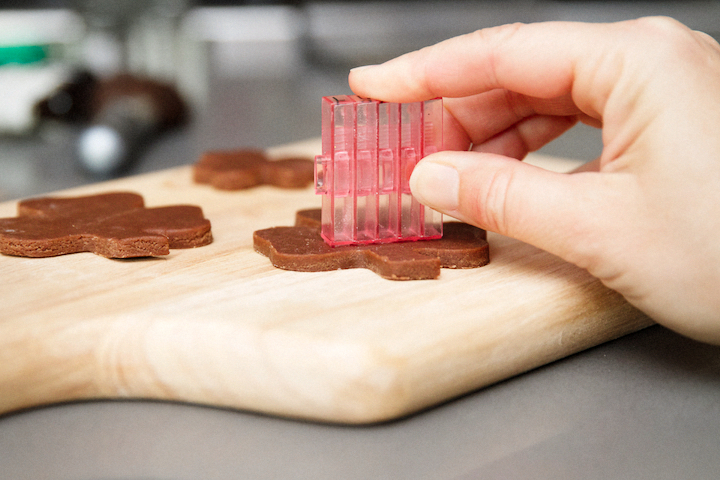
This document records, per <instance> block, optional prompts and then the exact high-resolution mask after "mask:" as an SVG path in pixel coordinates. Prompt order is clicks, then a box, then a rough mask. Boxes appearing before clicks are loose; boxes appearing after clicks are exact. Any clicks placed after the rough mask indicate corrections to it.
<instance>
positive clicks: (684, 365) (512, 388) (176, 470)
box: [0, 2, 720, 480]
mask: <svg viewBox="0 0 720 480" xmlns="http://www.w3.org/2000/svg"><path fill="white" fill-rule="evenodd" d="M551 3H554V5H555V6H558V5H562V3H564V2H551ZM620 3H622V2H620ZM629 3H632V4H633V5H634V4H635V3H638V4H642V3H644V2H629ZM675 3H681V2H675ZM591 4H592V2H591ZM345 72H346V70H343V69H340V70H332V69H325V70H323V68H317V69H307V70H303V71H301V72H299V73H296V74H293V75H291V76H289V77H283V78H274V79H267V78H261V79H248V78H244V79H240V80H229V79H228V78H223V79H221V81H217V82H215V83H212V82H211V86H210V88H209V89H208V99H207V102H206V103H205V106H206V107H205V108H201V109H199V110H198V112H197V113H196V114H195V115H194V117H193V121H192V122H191V124H190V125H188V126H187V127H185V128H183V129H181V130H178V131H175V132H171V133H169V134H167V135H165V136H164V137H162V138H161V139H159V140H158V141H157V142H155V143H154V144H153V145H152V146H151V148H150V149H149V150H148V151H147V152H146V155H145V156H144V157H143V159H142V161H141V162H140V163H139V164H138V165H137V166H136V167H135V169H133V170H132V171H131V172H129V173H130V174H137V173H142V172H147V171H153V170H158V169H162V168H168V167H172V166H175V165H183V164H189V163H192V162H194V161H195V159H196V158H197V156H198V155H199V154H200V153H201V152H203V151H204V150H207V149H211V148H212V149H215V148H233V147H244V146H255V147H267V146H271V145H277V144H281V143H287V142H291V141H296V140H301V139H304V138H308V137H313V136H319V134H320V130H319V125H320V121H319V98H320V97H321V96H322V95H331V94H341V93H347V92H348V90H347V84H346V83H345V75H346V74H345ZM76 137H77V131H75V130H73V129H72V128H69V127H62V128H48V129H42V130H41V131H40V132H39V133H36V134H34V135H28V136H21V137H17V136H15V137H2V138H0V147H1V148H0V200H10V199H13V198H18V197H24V196H29V195H38V194H43V193H46V192H50V191H55V190H59V189H63V188H68V187H73V186H76V185H81V184H83V183H87V182H90V181H93V179H91V178H88V177H87V176H85V175H83V174H82V173H81V172H80V171H79V170H78V169H77V168H76V167H75V165H74V163H73V162H74V161H73V149H74V142H75V139H76ZM600 148H601V142H600V137H599V134H598V133H597V132H595V131H593V130H591V129H589V128H587V127H576V128H575V129H573V131H572V132H570V134H568V135H566V136H564V137H562V138H561V139H560V140H557V141H555V142H553V143H552V144H550V145H549V146H548V147H546V148H545V149H543V150H542V151H543V152H545V153H550V154H553V155H559V156H568V157H573V158H582V159H591V158H593V157H594V156H596V155H597V154H598V153H599V151H600ZM0 314H1V313H0ZM0 394H2V392H0ZM719 474H720V347H715V346H709V345H704V344H700V343H697V342H694V341H691V340H688V339H686V338H684V337H681V336H679V335H676V334H674V333H673V332H670V331H668V330H666V329H664V328H662V327H659V326H653V327H650V328H648V329H645V330H643V331H640V332H637V333H635V334H632V335H629V336H626V337H623V338H620V339H618V340H615V341H613V342H610V343H607V344H604V345H601V346H598V347H595V348H593V349H590V350H587V351H584V352H581V353H579V354H576V355H573V356H571V357H568V358H566V359H563V360H561V361H558V362H554V363H552V364H550V365H547V366H544V367H542V368H539V369H536V370H534V371H531V372H528V373H526V374H523V375H521V376H518V377H515V378H512V379H509V380H507V381H504V382H501V383H499V384H496V385H493V386H490V387H487V388H484V389H482V390H480V391H477V392H474V393H472V394H469V395H466V396H464V397H462V398H459V399H456V400H453V401H450V402H448V403H446V404H443V405H440V406H438V407H435V408H432V409H430V410H427V411H423V412H420V413H418V414H416V415H413V416H411V417H408V418H404V419H401V420H398V421H394V422H390V423H385V424H380V425H372V426H363V427H354V426H337V425H324V424H315V423H307V422H300V421H293V420H286V419H280V418H273V417H267V416H262V415H257V414H253V413H249V412H240V411H233V410H223V409H215V408H208V407H202V406H196V405H188V404H176V403H164V402H149V401H97V402H94V401H93V402H80V403H69V404H61V405H51V406H47V407H42V408H36V409H32V410H27V411H22V412H15V413H11V414H7V415H4V416H2V417H0V479H3V480H4V479H13V480H23V479H32V480H43V479H48V480H60V479H63V480H64V479H68V480H70V479H73V480H75V479H77V480H83V479H87V480H111V479H112V480H120V479H136V480H150V479H152V480H159V479H167V480H181V479H188V480H190V479H193V480H202V479H231V478H249V479H264V478H267V479H277V478H288V479H305V478H307V479H314V480H322V479H339V478H342V479H361V478H362V479H366V478H373V479H405V478H407V479H414V480H420V479H471V478H488V479H493V478H498V479H536V480H542V479H583V480H592V479H634V480H640V479H653V480H658V479H680V478H682V479H706V478H707V479H711V478H712V479H714V478H718V475H719Z"/></svg>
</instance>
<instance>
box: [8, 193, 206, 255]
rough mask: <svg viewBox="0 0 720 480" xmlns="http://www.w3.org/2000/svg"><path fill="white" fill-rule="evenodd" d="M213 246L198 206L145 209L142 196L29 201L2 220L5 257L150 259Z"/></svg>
mask: <svg viewBox="0 0 720 480" xmlns="http://www.w3.org/2000/svg"><path fill="white" fill-rule="evenodd" d="M210 242H212V233H211V231H210V221H209V220H207V219H206V218H205V217H204V216H203V213H202V210H201V209H200V207H196V206H192V205H172V206H166V207H157V208H145V206H144V202H143V198H142V196H140V195H138V194H135V193H130V192H113V193H105V194H99V195H90V196H85V197H68V198H63V197H43V198H35V199H29V200H24V201H22V202H20V203H19V204H18V216H17V217H13V218H0V253H3V254H5V255H16V256H23V257H52V256H56V255H64V254H68V253H78V252H93V253H96V254H97V255H101V256H103V257H108V258H132V257H148V256H157V255H167V254H168V253H170V249H171V248H190V247H199V246H203V245H207V244H209V243H210Z"/></svg>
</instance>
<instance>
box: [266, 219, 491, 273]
mask: <svg viewBox="0 0 720 480" xmlns="http://www.w3.org/2000/svg"><path fill="white" fill-rule="evenodd" d="M320 218H321V217H320V210H319V209H311V210H300V211H299V212H297V215H296V219H295V226H293V227H273V228H267V229H265V230H258V231H256V232H255V233H254V234H253V245H254V248H255V250H256V251H257V252H259V253H261V254H263V255H265V256H267V257H268V258H269V259H270V262H271V263H272V264H273V265H274V266H275V267H277V268H282V269H285V270H295V271H301V272H319V271H327V270H337V269H345V268H367V269H369V270H372V271H373V272H375V273H377V274H378V275H380V276H381V277H383V278H387V279H390V280H422V279H432V278H437V277H439V276H440V268H441V267H443V268H476V267H482V266H483V265H487V263H488V262H489V260H490V256H489V246H488V243H487V241H486V232H485V230H482V229H480V228H477V227H473V226H472V225H468V224H465V223H458V222H445V223H444V224H443V238H441V239H437V240H420V241H415V242H399V243H386V244H373V245H352V246H338V247H331V246H329V245H328V244H327V243H325V241H324V240H323V239H322V237H321V236H320Z"/></svg>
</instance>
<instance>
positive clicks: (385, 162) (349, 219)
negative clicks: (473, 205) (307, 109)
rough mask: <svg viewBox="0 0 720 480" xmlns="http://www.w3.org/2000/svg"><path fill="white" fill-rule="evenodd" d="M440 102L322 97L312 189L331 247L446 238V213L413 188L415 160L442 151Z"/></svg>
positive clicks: (323, 234)
mask: <svg viewBox="0 0 720 480" xmlns="http://www.w3.org/2000/svg"><path fill="white" fill-rule="evenodd" d="M442 120H443V105H442V99H434V100H428V101H425V102H415V103H386V102H380V101H377V100H371V99H365V98H361V97H358V96H355V95H338V96H334V97H323V99H322V154H321V155H318V156H317V157H315V191H316V193H317V194H319V195H322V226H321V235H322V238H323V239H324V240H325V242H326V243H327V244H329V245H331V246H337V245H363V244H371V243H390V242H399V241H407V240H426V239H437V238H441V237H442V228H443V222H442V215H441V214H440V213H438V212H436V211H434V210H432V209H430V208H427V207H425V206H424V205H422V204H420V203H419V202H418V201H417V200H416V199H415V198H414V197H413V196H412V193H411V192H410V185H409V180H410V174H411V173H412V171H413V169H414V167H415V165H416V164H417V162H418V161H419V160H420V159H421V158H423V157H425V156H426V155H429V154H431V153H434V152H437V151H439V150H442V127H443V125H442Z"/></svg>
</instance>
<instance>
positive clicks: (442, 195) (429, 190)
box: [410, 161, 460, 213]
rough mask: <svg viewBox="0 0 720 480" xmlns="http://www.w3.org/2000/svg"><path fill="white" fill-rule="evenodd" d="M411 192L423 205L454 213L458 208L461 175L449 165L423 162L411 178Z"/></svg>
mask: <svg viewBox="0 0 720 480" xmlns="http://www.w3.org/2000/svg"><path fill="white" fill-rule="evenodd" d="M410 190H411V191H412V194H413V196H414V197H415V198H416V199H417V200H418V201H419V202H420V203H422V204H423V205H427V206H428V207H430V208H434V209H435V210H439V211H441V212H445V213H448V212H452V211H454V210H457V208H458V193H459V191H460V175H459V174H458V171H457V170H455V168H453V167H451V166H449V165H445V164H442V163H435V162H432V161H421V162H420V163H418V164H417V166H416V167H415V170H414V171H413V173H412V175H411V177H410Z"/></svg>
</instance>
